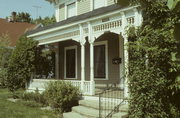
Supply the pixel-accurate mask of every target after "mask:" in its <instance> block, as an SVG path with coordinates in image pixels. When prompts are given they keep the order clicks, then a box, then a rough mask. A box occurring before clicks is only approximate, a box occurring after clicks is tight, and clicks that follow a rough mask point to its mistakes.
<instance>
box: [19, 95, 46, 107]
mask: <svg viewBox="0 0 180 118" xmlns="http://www.w3.org/2000/svg"><path fill="white" fill-rule="evenodd" d="M21 99H23V100H26V101H34V102H37V103H40V104H42V105H44V106H46V105H47V102H46V99H45V97H44V94H43V93H42V94H41V93H39V92H25V93H24V94H23V95H22V97H21Z"/></svg>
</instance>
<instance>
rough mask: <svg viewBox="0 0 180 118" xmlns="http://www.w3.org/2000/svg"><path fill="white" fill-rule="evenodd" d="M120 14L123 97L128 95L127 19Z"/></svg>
mask: <svg viewBox="0 0 180 118" xmlns="http://www.w3.org/2000/svg"><path fill="white" fill-rule="evenodd" d="M121 15H122V28H123V31H122V36H123V38H124V64H123V65H124V72H123V73H124V79H125V80H124V97H129V93H128V92H129V90H128V73H129V72H128V60H129V59H128V46H127V43H128V39H127V34H126V26H127V19H126V16H125V14H124V12H122V13H121Z"/></svg>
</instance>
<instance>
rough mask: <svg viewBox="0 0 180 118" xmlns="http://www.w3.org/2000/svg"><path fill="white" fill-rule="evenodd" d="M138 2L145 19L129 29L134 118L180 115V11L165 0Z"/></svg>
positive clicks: (130, 110)
mask: <svg viewBox="0 0 180 118" xmlns="http://www.w3.org/2000/svg"><path fill="white" fill-rule="evenodd" d="M134 2H136V4H139V5H140V8H141V10H142V14H143V20H144V21H143V24H142V26H141V27H139V28H133V29H132V28H130V29H129V32H128V35H129V37H128V40H129V75H128V78H129V90H130V102H129V103H130V105H129V114H130V118H179V117H180V111H179V109H180V102H179V99H180V96H179V94H180V82H179V79H178V76H179V72H180V63H178V62H179V59H178V58H176V57H177V55H176V54H177V52H178V46H179V43H178V42H177V39H176V37H175V36H174V32H175V27H176V25H178V24H179V23H178V22H179V14H180V11H179V10H170V9H168V7H167V1H165V0H164V1H163V0H156V1H151V0H136V1H133V3H134Z"/></svg>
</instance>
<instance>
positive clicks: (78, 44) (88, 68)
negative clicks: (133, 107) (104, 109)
mask: <svg viewBox="0 0 180 118" xmlns="http://www.w3.org/2000/svg"><path fill="white" fill-rule="evenodd" d="M136 7H137V6H134V7H128V8H123V9H119V8H116V7H109V8H108V9H105V8H102V9H105V10H104V11H103V10H101V12H102V13H99V14H98V16H96V13H94V12H96V11H92V12H89V13H87V14H85V16H86V17H83V14H82V15H80V16H75V17H73V18H71V19H67V20H65V21H61V22H59V23H57V24H55V25H52V26H49V27H47V28H46V27H45V28H42V29H39V30H37V31H33V32H32V33H30V35H28V37H33V39H35V40H37V41H39V45H51V46H52V47H53V48H54V51H55V80H46V79H39V80H37V79H35V78H34V79H33V80H32V82H31V83H30V86H29V88H28V89H29V90H35V89H36V88H38V90H43V88H44V87H43V86H44V83H47V82H49V81H57V80H59V81H69V82H71V83H72V84H73V85H74V86H77V87H79V88H80V90H81V92H82V94H83V95H95V94H96V93H97V90H101V89H104V88H107V87H108V86H112V85H115V86H117V87H119V88H121V89H122V90H123V91H124V96H128V87H127V85H128V84H127V77H126V76H125V73H128V70H127V69H126V68H127V67H128V52H127V46H126V45H125V44H126V43H127V36H126V31H125V29H126V27H127V26H138V25H140V23H141V20H142V19H141V17H140V13H139V11H138V9H137V8H136ZM112 9H113V10H112ZM108 10H109V11H108ZM105 11H106V12H105ZM95 91H96V92H95ZM99 92H100V91H99Z"/></svg>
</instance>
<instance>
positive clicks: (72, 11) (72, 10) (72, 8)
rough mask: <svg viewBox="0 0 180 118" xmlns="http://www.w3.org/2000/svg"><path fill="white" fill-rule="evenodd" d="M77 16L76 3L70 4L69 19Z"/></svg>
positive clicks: (68, 8)
mask: <svg viewBox="0 0 180 118" xmlns="http://www.w3.org/2000/svg"><path fill="white" fill-rule="evenodd" d="M75 15H76V3H75V2H73V3H70V4H68V5H67V18H69V17H72V16H75Z"/></svg>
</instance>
